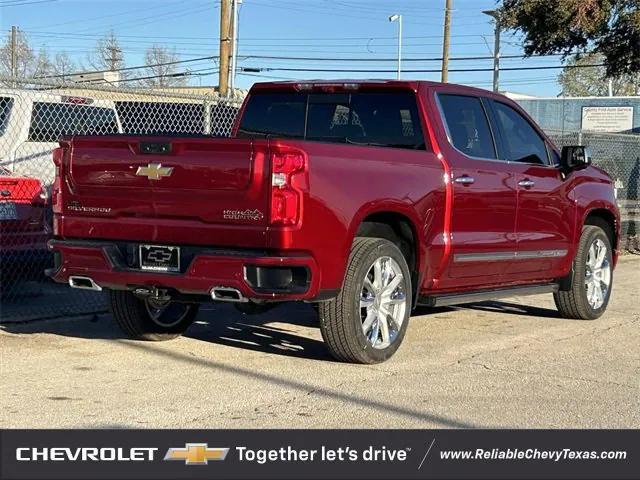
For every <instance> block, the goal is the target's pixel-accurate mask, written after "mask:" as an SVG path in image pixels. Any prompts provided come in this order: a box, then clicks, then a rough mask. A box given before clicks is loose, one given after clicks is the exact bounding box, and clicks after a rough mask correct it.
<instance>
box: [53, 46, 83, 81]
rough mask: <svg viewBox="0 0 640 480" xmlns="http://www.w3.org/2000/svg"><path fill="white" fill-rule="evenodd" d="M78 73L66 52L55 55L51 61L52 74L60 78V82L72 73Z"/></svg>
mask: <svg viewBox="0 0 640 480" xmlns="http://www.w3.org/2000/svg"><path fill="white" fill-rule="evenodd" d="M77 71H78V67H77V66H76V64H75V63H74V62H73V60H71V57H69V54H67V52H62V53H58V54H56V56H55V57H54V59H53V73H54V74H55V75H56V76H58V77H60V78H61V79H62V80H65V79H66V77H67V76H68V75H70V74H72V73H75V72H77Z"/></svg>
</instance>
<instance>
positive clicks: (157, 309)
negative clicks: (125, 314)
mask: <svg viewBox="0 0 640 480" xmlns="http://www.w3.org/2000/svg"><path fill="white" fill-rule="evenodd" d="M144 306H145V307H146V309H147V313H148V314H149V318H150V319H151V320H152V321H153V322H154V323H156V324H158V325H160V326H161V327H164V328H170V327H175V326H176V325H178V324H179V323H180V322H182V320H184V318H185V317H186V316H187V314H188V313H189V305H187V304H184V303H177V302H172V301H171V300H169V299H167V298H163V297H160V298H153V297H149V298H147V299H145V300H144Z"/></svg>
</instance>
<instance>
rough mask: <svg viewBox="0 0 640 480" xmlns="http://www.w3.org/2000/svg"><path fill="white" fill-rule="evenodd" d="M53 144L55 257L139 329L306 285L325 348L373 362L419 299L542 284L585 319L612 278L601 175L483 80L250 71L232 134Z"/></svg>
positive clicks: (123, 322) (168, 325)
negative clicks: (335, 77) (266, 79)
mask: <svg viewBox="0 0 640 480" xmlns="http://www.w3.org/2000/svg"><path fill="white" fill-rule="evenodd" d="M54 161H55V163H56V165H57V168H58V175H57V179H56V183H55V185H54V191H53V202H54V213H55V214H54V235H55V239H54V240H52V241H51V243H50V246H51V249H52V250H53V252H54V253H55V258H56V266H55V268H54V269H52V270H51V272H50V274H51V275H52V276H53V278H54V279H55V280H56V281H58V282H68V283H69V284H70V285H71V286H72V287H75V288H87V289H92V290H101V289H105V290H108V293H109V298H110V302H111V306H112V311H113V315H114V318H115V320H116V322H117V323H118V324H119V325H120V326H121V327H122V328H123V329H124V330H125V332H127V333H128V334H129V335H131V336H132V337H134V338H140V339H148V340H163V339H167V338H173V337H175V336H177V335H180V334H181V333H182V332H184V331H185V329H186V328H187V327H188V326H189V325H190V323H191V322H192V321H193V319H194V317H195V315H196V312H197V310H198V305H199V304H200V303H202V302H208V301H214V302H238V303H242V304H244V306H245V308H246V307H247V306H248V305H256V306H260V305H265V304H268V303H269V302H282V301H290V300H302V301H306V302H314V303H317V304H318V311H319V315H320V327H321V331H322V335H323V337H324V340H325V342H326V344H327V346H328V348H329V350H330V352H331V353H332V354H333V355H334V356H335V357H336V358H338V359H340V360H344V361H350V362H361V363H373V362H380V361H383V360H385V359H387V358H388V357H390V356H391V355H392V354H393V353H394V352H395V351H396V349H397V348H398V346H399V345H400V343H401V341H402V339H403V337H404V335H405V332H406V329H407V324H408V320H409V316H410V312H411V310H412V309H413V308H414V307H415V306H416V305H428V306H437V305H450V304H454V303H464V302H470V301H477V300H483V299H488V298H495V297H501V296H511V295H523V294H535V293H542V292H549V293H553V294H554V296H555V299H556V304H557V306H558V309H559V310H560V312H561V314H562V315H563V316H566V317H571V318H582V319H593V318H597V317H599V316H600V315H601V314H602V313H603V312H604V310H605V308H606V307H607V303H608V301H609V297H610V294H611V286H612V274H613V268H614V266H615V263H616V260H617V248H618V238H619V225H620V221H619V214H618V211H617V208H616V204H615V199H614V190H613V187H612V182H611V179H610V178H609V177H608V176H607V174H606V173H605V172H603V171H602V170H600V169H598V168H596V167H594V166H592V165H590V157H589V154H588V151H587V149H585V148H584V147H581V146H576V147H565V148H564V149H563V151H562V152H561V153H560V152H558V151H557V149H556V148H555V146H554V145H553V143H552V142H551V141H550V140H549V139H548V137H547V136H546V135H545V134H544V133H543V132H542V131H541V130H540V128H539V127H538V126H537V125H536V124H535V123H534V122H533V121H532V120H531V119H530V118H529V117H528V116H527V114H526V113H525V112H524V111H523V110H522V109H521V108H520V107H518V105H516V104H515V103H514V102H512V101H510V100H509V99H507V98H505V97H503V96H501V95H496V94H493V93H491V92H488V91H485V90H479V89H475V88H469V87H462V86H456V85H448V84H440V83H431V82H418V81H347V82H342V81H339V82H326V81H322V82H320V81H316V82H303V83H299V82H275V83H263V84H256V85H254V87H253V88H252V89H251V92H250V94H249V96H248V97H247V99H246V101H245V103H244V106H243V108H242V110H241V113H240V115H239V118H238V120H237V125H236V126H235V128H234V133H233V138H210V137H204V136H203V137H161V136H156V137H140V136H111V137H76V138H74V139H73V140H71V141H69V142H63V143H62V144H61V147H60V148H59V149H57V150H56V151H55V153H54Z"/></svg>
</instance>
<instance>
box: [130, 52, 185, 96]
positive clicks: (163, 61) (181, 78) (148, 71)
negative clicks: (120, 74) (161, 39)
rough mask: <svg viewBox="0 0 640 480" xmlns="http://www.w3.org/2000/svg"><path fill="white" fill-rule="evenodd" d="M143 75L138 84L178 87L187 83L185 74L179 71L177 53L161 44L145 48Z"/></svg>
mask: <svg viewBox="0 0 640 480" xmlns="http://www.w3.org/2000/svg"><path fill="white" fill-rule="evenodd" d="M144 57H145V64H146V65H147V67H146V68H145V70H144V72H145V73H144V75H141V76H142V77H145V78H143V79H141V80H140V85H141V86H143V87H147V88H163V87H179V86H182V85H186V84H187V79H186V75H185V74H184V73H183V72H181V71H179V68H178V64H175V63H173V62H177V61H178V55H177V54H176V52H175V50H169V49H168V48H167V47H163V46H161V45H153V46H152V47H151V48H149V49H147V51H146V53H145V55H144Z"/></svg>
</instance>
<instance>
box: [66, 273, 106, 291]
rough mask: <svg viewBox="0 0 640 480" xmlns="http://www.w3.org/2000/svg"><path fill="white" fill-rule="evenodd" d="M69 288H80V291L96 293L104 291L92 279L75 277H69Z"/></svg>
mask: <svg viewBox="0 0 640 480" xmlns="http://www.w3.org/2000/svg"><path fill="white" fill-rule="evenodd" d="M69 286H70V287H71V288H79V289H80V290H93V291H94V292H100V291H102V287H101V286H100V285H98V284H97V283H96V282H94V281H93V279H92V278H90V277H83V276H80V275H73V276H71V277H69Z"/></svg>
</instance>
